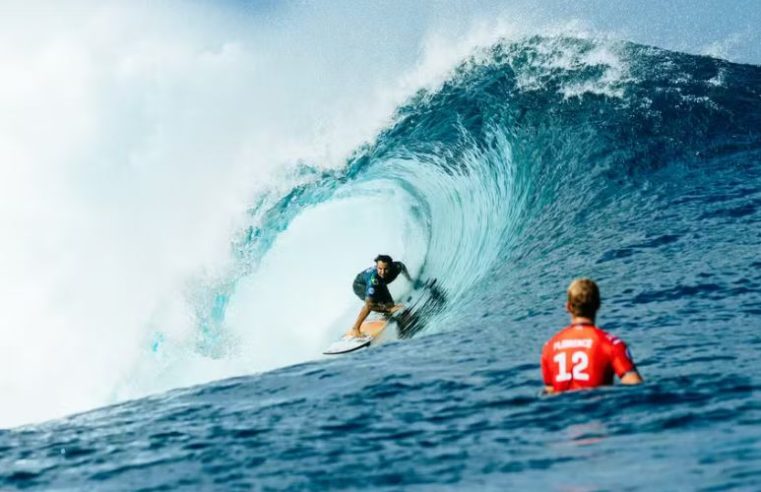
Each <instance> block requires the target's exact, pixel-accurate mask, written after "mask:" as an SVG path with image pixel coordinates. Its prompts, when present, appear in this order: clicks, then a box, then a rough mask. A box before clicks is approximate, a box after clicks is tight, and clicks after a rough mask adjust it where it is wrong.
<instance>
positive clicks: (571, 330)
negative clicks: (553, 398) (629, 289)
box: [542, 323, 635, 391]
mask: <svg viewBox="0 0 761 492" xmlns="http://www.w3.org/2000/svg"><path fill="white" fill-rule="evenodd" d="M633 370H635V367H634V362H633V361H632V358H631V355H630V354H629V351H628V350H627V348H626V344H625V343H624V342H623V340H620V339H618V338H616V337H614V336H613V335H609V334H608V333H605V332H604V331H602V330H601V329H599V328H598V327H596V326H594V325H592V324H589V323H575V324H572V325H569V326H567V327H565V328H563V329H562V330H560V332H558V333H557V334H556V335H555V336H554V337H552V338H550V340H549V341H548V342H547V343H546V344H544V349H542V377H543V378H544V384H546V385H547V386H552V387H553V388H554V389H555V391H567V390H575V389H583V388H594V387H597V386H602V385H605V384H613V373H615V374H616V375H617V376H618V377H621V376H623V375H624V374H626V373H627V372H629V371H633Z"/></svg>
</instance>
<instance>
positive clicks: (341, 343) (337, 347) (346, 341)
mask: <svg viewBox="0 0 761 492" xmlns="http://www.w3.org/2000/svg"><path fill="white" fill-rule="evenodd" d="M372 341H373V337H371V336H369V335H365V336H362V337H352V336H349V335H344V336H343V337H342V338H341V339H340V340H338V341H337V342H333V343H332V344H331V345H330V347H328V349H327V350H325V352H323V354H325V355H338V354H348V353H349V352H354V351H355V350H359V349H361V348H364V347H367V346H368V345H370V343H372Z"/></svg>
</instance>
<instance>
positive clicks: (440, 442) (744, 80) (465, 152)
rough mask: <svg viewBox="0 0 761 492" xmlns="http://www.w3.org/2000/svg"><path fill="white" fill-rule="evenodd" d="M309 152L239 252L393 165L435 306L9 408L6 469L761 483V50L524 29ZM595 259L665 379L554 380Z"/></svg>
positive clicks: (380, 180) (170, 480) (35, 481)
mask: <svg viewBox="0 0 761 492" xmlns="http://www.w3.org/2000/svg"><path fill="white" fill-rule="evenodd" d="M303 172H304V173H305V175H309V176H310V177H309V179H307V180H306V184H304V185H301V186H299V187H298V188H295V189H293V190H291V191H290V192H289V193H287V194H286V196H279V195H276V194H274V193H273V195H272V196H267V197H262V198H260V199H259V201H258V202H257V205H256V206H255V207H253V209H252V214H256V215H257V217H262V216H263V217H265V219H266V220H264V222H263V224H264V225H263V226H260V227H252V228H251V229H249V230H246V231H243V232H241V234H240V237H239V239H238V241H237V243H236V244H237V246H236V247H237V255H238V257H239V258H240V261H241V262H242V263H244V264H247V265H251V267H250V271H252V272H253V271H254V270H255V264H256V262H257V261H258V259H259V258H261V255H262V254H264V252H265V251H267V250H268V249H269V248H270V247H272V245H273V242H274V239H275V238H276V237H277V235H278V234H279V233H280V232H282V231H283V230H284V228H285V226H286V225H287V224H288V223H289V222H290V221H291V220H292V219H293V218H294V217H296V216H298V214H299V213H300V212H301V211H303V210H304V209H305V208H306V207H309V206H311V205H313V204H315V203H322V202H326V201H329V200H332V199H333V198H334V197H335V196H338V195H339V194H343V195H346V194H351V193H352V192H354V190H360V189H362V190H365V191H364V192H366V190H368V189H372V188H373V186H376V185H377V187H378V189H381V188H382V187H385V186H388V184H389V183H391V184H392V185H393V186H394V187H396V188H398V189H401V190H404V192H405V193H406V195H407V196H408V199H409V203H410V207H409V214H410V217H412V218H413V219H414V220H415V221H416V222H417V223H419V224H420V227H421V228H424V230H425V231H426V237H427V238H428V242H427V243H426V255H425V264H424V265H423V272H422V276H423V277H426V278H436V279H438V282H437V285H440V286H441V288H442V289H443V293H444V294H445V296H446V304H445V305H443V306H442V305H438V306H437V307H436V309H433V310H432V311H429V312H426V313H424V315H423V318H425V319H424V321H425V323H424V328H423V329H422V330H421V331H420V332H418V333H417V334H416V335H415V336H414V337H413V338H411V339H409V340H404V341H400V342H396V343H390V344H386V345H382V346H379V347H377V348H373V349H370V350H367V351H364V352H361V353H356V354H353V355H350V356H346V357H341V358H333V359H328V360H320V361H316V362H310V363H306V364H302V365H298V366H293V367H289V368H285V369H281V370H276V371H273V372H270V373H266V374H261V375H256V376H250V377H243V378H237V379H232V380H226V381H221V382H217V383H212V384H208V385H204V386H199V387H195V388H189V389H183V390H176V391H174V392H171V393H168V394H165V395H159V396H155V397H151V398H146V399H143V400H138V401H133V402H129V403H126V404H122V405H118V406H114V407H110V408H105V409H101V410H96V411H93V412H90V413H87V414H83V415H78V416H74V417H70V418H68V419H63V420H59V421H54V422H49V423H46V424H43V425H36V426H28V427H22V428H18V429H12V430H5V431H0V486H2V487H5V488H10V489H15V488H35V489H44V490H89V489H96V490H176V489H187V490H198V489H207V490H211V489H221V490H237V489H241V490H250V489H276V490H281V489H293V490H300V489H324V488H331V489H358V488H379V489H388V490H399V489H405V490H406V489H412V490H417V489H435V490H441V489H457V490H505V489H510V490H563V491H565V490H573V491H577V490H759V489H761V398H760V396H761V392H760V390H761V370H759V368H758V366H757V359H758V355H757V354H758V352H759V350H761V332H759V329H761V323H760V321H761V291H760V288H761V255H759V251H761V68H759V67H755V66H744V65H736V64H731V63H728V62H724V61H721V60H716V59H710V58H704V57H696V56H690V55H684V54H679V53H673V52H667V51H663V50H659V49H656V48H651V47H644V46H638V45H633V44H627V43H610V42H605V43H603V42H594V41H587V40H577V39H569V38H550V39H548V38H534V39H528V40H525V41H523V42H520V43H504V44H500V45H496V46H493V47H492V48H490V49H488V50H485V51H483V52H480V53H477V54H475V55H474V56H473V58H472V59H469V60H467V61H466V62H464V63H463V64H462V65H461V66H460V67H459V68H458V70H457V71H456V72H455V73H454V74H453V76H452V77H451V79H450V80H448V81H447V82H446V83H445V84H443V85H442V86H441V87H440V88H438V89H437V90H435V91H428V92H420V93H419V94H417V95H416V96H415V97H414V98H413V99H412V100H411V101H410V102H409V103H408V104H407V105H406V106H404V107H402V108H399V110H398V112H397V115H396V119H395V120H394V124H393V125H391V126H390V127H389V128H387V129H386V130H385V131H383V132H382V133H381V134H380V135H379V136H378V138H377V140H376V141H375V142H374V143H373V144H371V145H368V146H366V147H364V148H361V149H357V151H356V152H355V154H354V157H353V158H352V159H351V160H350V161H349V162H347V166H346V168H345V169H344V170H343V171H342V172H340V173H334V174H321V173H319V172H314V171H310V170H309V169H308V168H305V169H304V170H303ZM310 173H311V174H310ZM360 185H361V186H360ZM357 192H359V191H357ZM578 276H589V277H592V278H594V279H596V280H597V281H598V283H599V285H600V287H601V290H602V295H603V307H602V311H601V313H600V318H599V320H598V321H599V322H600V324H601V325H602V326H603V327H604V328H606V329H607V330H608V331H611V332H613V333H615V334H617V335H618V336H620V337H622V338H623V339H625V340H626V341H627V343H628V344H629V345H630V347H631V348H632V352H633V355H634V358H635V360H636V361H637V363H638V366H639V369H640V372H641V373H642V375H643V376H644V378H645V379H646V384H645V385H643V386H639V387H633V388H630V387H620V386H614V387H610V388H605V389H600V390H595V391H588V392H577V393H569V394H564V395H560V396H557V397H544V396H540V394H539V390H540V388H541V379H540V372H539V354H540V351H541V346H542V344H543V342H544V341H545V340H546V339H547V338H548V337H549V336H551V335H552V334H553V333H554V332H555V331H556V330H558V329H559V328H561V327H562V326H563V325H564V324H565V323H566V320H567V318H566V314H565V313H564V312H563V302H564V292H565V288H566V286H567V284H568V283H569V282H570V281H571V280H572V279H573V278H575V277H578ZM350 283H351V279H347V295H350V292H349V284H350ZM230 285H234V280H231V282H230ZM226 289H227V290H226ZM229 289H232V287H230V286H227V287H225V288H220V290H219V292H217V293H216V294H215V295H216V296H217V299H218V300H219V301H218V302H216V304H215V307H214V312H213V313H211V314H209V316H208V317H207V318H208V319H209V320H211V322H210V325H209V326H208V327H206V329H208V330H209V331H210V332H213V330H214V326H213V325H214V323H213V320H214V319H222V318H223V317H224V306H225V302H224V300H225V296H226V295H228V291H229ZM320 348H321V347H316V348H315V351H316V352H317V351H318V350H319V349H320Z"/></svg>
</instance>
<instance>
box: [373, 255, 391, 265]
mask: <svg viewBox="0 0 761 492" xmlns="http://www.w3.org/2000/svg"><path fill="white" fill-rule="evenodd" d="M374 261H375V263H378V262H379V261H382V262H383V263H388V264H389V265H391V264H392V263H394V260H393V259H392V258H391V257H390V256H389V255H378V256H376V257H375V260H374Z"/></svg>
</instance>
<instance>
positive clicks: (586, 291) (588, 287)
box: [568, 278, 600, 319]
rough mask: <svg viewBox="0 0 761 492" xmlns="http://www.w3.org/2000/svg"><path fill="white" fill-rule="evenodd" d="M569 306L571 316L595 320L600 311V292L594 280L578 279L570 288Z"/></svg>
mask: <svg viewBox="0 0 761 492" xmlns="http://www.w3.org/2000/svg"><path fill="white" fill-rule="evenodd" d="M568 304H569V306H570V311H571V314H573V315H574V316H583V317H585V318H592V319H594V317H595V315H596V314H597V310H598V309H600V290H599V289H598V288H597V284H596V283H594V281H593V280H590V279H588V278H577V279H576V280H574V281H573V282H571V285H569V286H568Z"/></svg>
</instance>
